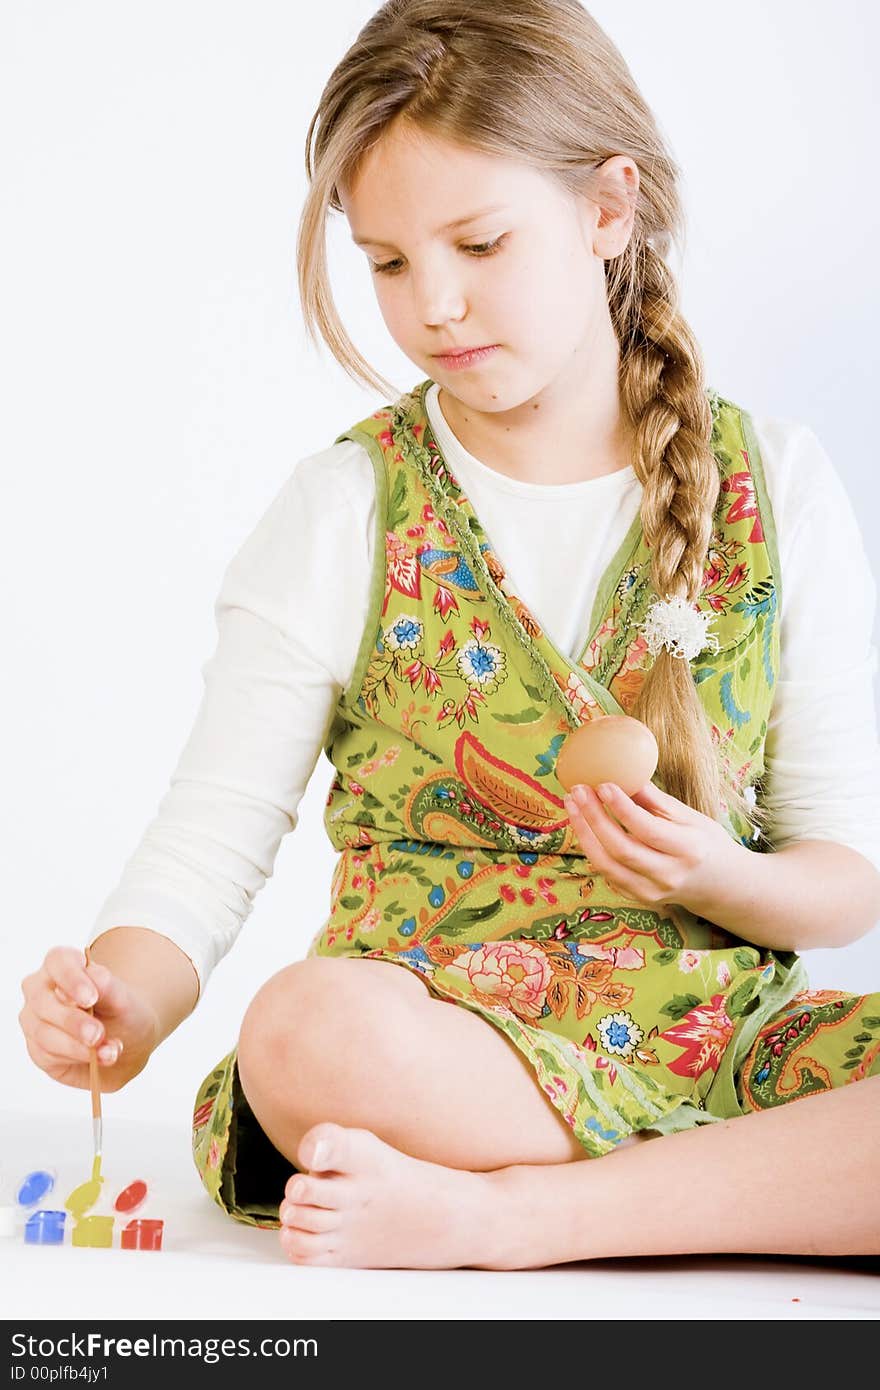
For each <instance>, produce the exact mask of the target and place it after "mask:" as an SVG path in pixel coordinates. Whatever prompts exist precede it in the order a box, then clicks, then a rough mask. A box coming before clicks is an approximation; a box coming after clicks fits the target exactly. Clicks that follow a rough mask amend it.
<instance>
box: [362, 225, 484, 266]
mask: <svg viewBox="0 0 880 1390" xmlns="http://www.w3.org/2000/svg"><path fill="white" fill-rule="evenodd" d="M506 238H507V233H506V232H504V233H503V235H502V236H498V237H496V238H495V240H494V241H481V242H477V243H476V244H474V245H472V246H462V247H461V248H460V249H461V250H462V251H466V252H467V253H468V255H471V256H477V257H480V258H482V257H484V256H494V254H495V252H496V251H498V250H500V249H501V245H502V243H503V242H504V241H505V240H506ZM400 264H401V262H400V260H399V259H396V260H393V261H385V262H384V263H383V264H381V265H380V264H378V263H377V262H376V261H370V270H371V271H372V272H373V274H374V275H397V274H399V270H400Z"/></svg>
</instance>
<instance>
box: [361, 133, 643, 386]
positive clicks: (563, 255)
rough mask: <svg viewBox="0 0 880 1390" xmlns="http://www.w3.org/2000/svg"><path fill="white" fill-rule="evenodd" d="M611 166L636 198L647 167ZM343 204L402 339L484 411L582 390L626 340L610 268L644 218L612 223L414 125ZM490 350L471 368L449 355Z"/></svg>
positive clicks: (369, 164) (376, 159) (532, 178)
mask: <svg viewBox="0 0 880 1390" xmlns="http://www.w3.org/2000/svg"><path fill="white" fill-rule="evenodd" d="M608 165H617V166H619V167H618V168H617V171H616V172H617V174H618V176H619V177H620V180H621V182H622V183H626V182H628V183H629V189H630V194H631V193H632V188H633V179H634V180H635V184H636V185H637V180H638V171H637V169H636V166H635V165H634V163H633V162H632V161H631V160H629V159H627V158H626V157H625V156H616V157H615V158H614V159H612V160H611V161H607V162H606V168H607V167H608ZM621 166H622V167H621ZM339 196H340V201H341V203H342V206H343V209H344V211H345V214H346V217H347V218H348V222H349V225H350V228H351V234H352V238H353V239H354V240H355V242H359V243H362V249H363V251H364V254H365V256H366V257H367V259H368V261H369V262H370V270H371V274H372V277H373V284H374V286H375V290H376V296H377V299H378V303H379V308H380V310H381V313H382V317H383V318H384V320H385V323H386V325H387V327H388V330H389V332H390V333H391V336H392V337H393V338H394V341H395V342H396V343H397V344H398V346H399V347H400V348H401V349H402V351H403V352H404V353H405V354H406V356H407V357H408V358H409V359H410V360H411V361H412V362H413V363H415V364H416V365H417V366H418V367H419V368H420V369H421V370H422V371H423V372H424V374H425V375H426V376H428V377H431V378H432V379H433V380H434V381H437V382H439V383H440V384H441V385H442V386H443V387H444V388H445V389H446V390H447V391H448V392H449V393H450V394H452V395H454V396H455V397H456V398H457V399H458V400H460V401H462V402H464V403H466V404H469V405H471V406H472V407H474V408H475V409H477V410H480V411H503V410H509V409H512V408H514V407H515V406H517V405H518V404H521V403H523V402H524V401H526V400H529V399H531V398H533V397H534V396H536V395H538V394H540V393H542V392H545V391H547V390H549V389H552V387H553V386H554V385H564V384H565V383H566V381H567V379H568V377H569V376H570V375H572V374H576V373H580V374H581V379H582V374H583V372H584V366H585V363H588V362H589V360H590V355H591V354H594V353H595V352H596V351H597V349H598V347H599V345H601V346H602V347H603V348H606V347H607V345H608V342H609V331H610V333H611V339H612V340H613V329H611V322H610V316H609V312H608V302H607V295H606V291H605V276H604V260H605V258H606V257H608V256H610V255H616V254H618V252H619V250H622V249H623V246H625V244H626V241H627V239H628V236H629V230H630V229H631V218H630V219H629V222H628V223H626V224H625V223H624V222H623V221H621V220H618V221H616V222H615V221H611V220H607V221H606V218H607V214H605V213H602V212H601V211H600V209H599V208H598V207H597V206H596V205H595V204H593V203H590V202H589V201H588V200H587V199H585V198H578V199H575V198H574V196H573V195H571V194H569V193H568V192H567V191H566V190H564V189H562V188H561V187H560V185H558V184H557V183H556V182H555V181H554V180H552V179H551V178H549V177H548V176H546V175H544V174H542V173H541V172H540V171H538V170H535V169H533V168H532V167H531V166H529V165H526V164H521V163H519V162H516V161H513V160H509V159H506V158H501V157H499V156H497V155H487V154H484V153H482V152H480V151H475V150H472V149H468V148H465V147H463V146H460V145H455V144H450V143H448V142H447V141H445V140H442V139H440V138H438V137H435V136H428V135H426V134H424V133H423V132H421V131H418V130H416V129H415V128H413V127H409V126H405V125H404V124H403V123H401V124H399V125H397V126H392V127H391V128H390V129H389V130H388V131H387V132H386V133H385V135H384V136H383V137H382V139H381V140H380V141H379V143H378V144H377V145H376V146H375V147H374V148H373V149H372V150H371V151H370V152H369V154H368V155H367V156H366V157H365V158H364V160H363V162H362V164H361V167H360V169H359V170H358V174H357V178H356V180H355V181H354V182H353V183H352V185H351V186H349V187H346V188H343V187H340V189H339ZM490 207H491V208H493V209H494V210H493V211H485V209H488V208H490ZM473 214H478V215H476V216H474V215H473ZM465 218H466V219H467V220H466V221H464V220H462V222H461V224H460V225H459V226H456V227H447V226H446V224H448V223H450V222H452V221H453V220H454V219H465ZM490 346H491V347H494V351H492V352H490V353H488V354H486V355H485V356H484V357H483V358H482V360H477V361H474V362H473V363H471V364H468V365H465V366H463V367H461V366H459V367H457V368H456V367H452V366H451V365H449V364H448V363H445V362H444V361H443V360H442V358H441V357H440V356H438V354H440V353H442V352H443V350H444V349H449V348H473V347H490ZM615 348H616V342H615Z"/></svg>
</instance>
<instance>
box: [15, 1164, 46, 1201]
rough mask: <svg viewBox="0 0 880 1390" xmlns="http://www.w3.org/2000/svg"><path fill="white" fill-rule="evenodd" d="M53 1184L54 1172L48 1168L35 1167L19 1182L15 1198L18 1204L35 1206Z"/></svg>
mask: <svg viewBox="0 0 880 1390" xmlns="http://www.w3.org/2000/svg"><path fill="white" fill-rule="evenodd" d="M54 1186H55V1174H54V1173H53V1172H52V1171H51V1169H49V1168H35V1169H34V1171H33V1172H32V1173H28V1175H27V1177H25V1178H23V1179H22V1181H21V1183H20V1184H19V1188H18V1192H17V1193H16V1197H15V1200H16V1201H17V1202H18V1204H19V1206H22V1207H35V1206H36V1205H37V1202H42V1200H43V1198H44V1197H46V1196H48V1194H49V1193H50V1192H51V1191H52V1188H53V1187H54Z"/></svg>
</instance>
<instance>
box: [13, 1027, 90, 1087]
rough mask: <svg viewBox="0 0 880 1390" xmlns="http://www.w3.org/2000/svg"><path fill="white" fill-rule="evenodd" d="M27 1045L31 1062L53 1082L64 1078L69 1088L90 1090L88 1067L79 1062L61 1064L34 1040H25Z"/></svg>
mask: <svg viewBox="0 0 880 1390" xmlns="http://www.w3.org/2000/svg"><path fill="white" fill-rule="evenodd" d="M25 1044H26V1046H27V1052H28V1056H29V1057H30V1059H31V1061H32V1062H33V1063H35V1065H36V1066H38V1067H39V1068H40V1071H44V1072H45V1073H46V1075H47V1076H50V1077H51V1078H52V1080H53V1081H57V1080H60V1079H61V1078H63V1079H64V1083H65V1085H67V1086H76V1087H78V1088H79V1090H81V1091H83V1090H88V1088H89V1086H90V1085H91V1076H90V1073H89V1068H88V1067H86V1066H82V1065H80V1063H78V1062H60V1061H59V1060H58V1059H57V1057H50V1056H49V1054H48V1053H47V1052H44V1051H43V1049H42V1048H41V1047H40V1045H39V1043H36V1042H34V1040H33V1038H25Z"/></svg>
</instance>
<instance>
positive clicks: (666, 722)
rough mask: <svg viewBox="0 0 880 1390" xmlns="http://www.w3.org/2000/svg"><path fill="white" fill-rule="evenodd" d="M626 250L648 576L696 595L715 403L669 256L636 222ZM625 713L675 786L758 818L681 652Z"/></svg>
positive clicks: (628, 336)
mask: <svg viewBox="0 0 880 1390" xmlns="http://www.w3.org/2000/svg"><path fill="white" fill-rule="evenodd" d="M627 251H628V252H629V253H630V254H631V255H633V256H637V257H639V258H640V260H641V264H640V266H639V275H638V276H636V277H633V279H634V282H635V284H637V285H640V286H641V298H640V299H636V298H635V297H634V296H629V304H628V305H626V306H624V304H623V303H622V302H621V297H620V296H619V294H618V293H616V288H617V287H616V285H615V278H616V277H615V276H614V274H613V272H612V275H611V277H610V284H609V305H610V309H611V314H612V318H613V319H614V322H615V327H616V330H617V333H618V338H619V341H620V343H621V360H620V376H619V382H620V393H621V403H622V406H623V409H624V411H625V413H626V416H627V419H628V421H629V425H630V428H631V430H632V432H633V438H634V450H633V468H634V470H635V473H636V476H637V477H638V479H639V481H640V483H641V484H642V488H643V496H642V508H641V519H642V527H643V530H644V535H645V540H646V542H647V545H648V546H649V548H650V551H651V579H652V583H653V586H654V590H655V592H656V593H657V595H658V596H659V597H660V598H666V597H667V596H668V597H676V596H680V597H682V598H685V599H687V600H688V602H690V603H694V602H695V601H696V599H697V597H698V596H699V594H700V591H701V589H702V585H703V578H704V572H705V564H706V558H707V554H708V549H709V542H710V540H711V537H712V529H713V518H714V513H715V507H716V504H717V501H718V496H719V492H720V487H721V475H720V472H719V468H718V463H717V460H716V459H715V456H714V454H713V452H712V449H711V447H710V442H709V441H710V439H711V435H712V411H711V407H710V405H709V400H708V397H707V395H706V392H705V387H704V381H703V362H702V356H701V353H700V349H699V347H698V345H697V341H696V339H695V337H694V335H693V333H692V332H691V329H690V328H689V326H688V324H687V322H686V320H685V319H684V318H683V317H682V315H681V314H680V313H679V310H678V287H677V283H676V281H675V279H674V277H673V275H672V274H671V272H670V270H669V268H668V267H667V265H666V262H665V261H664V260H663V259H662V257H661V256H659V255H658V254H657V252H656V251H655V250H654V249H653V247H651V246H650V245H649V244H648V243H647V242H646V241H645V240H644V239H643V238H641V237H640V234H639V232H638V230H637V231H636V232H635V234H634V236H633V238H632V239H631V241H630V245H629V247H628V248H627ZM632 283H633V280H629V284H632ZM627 310H628V313H627ZM624 315H626V317H625V318H624ZM631 713H632V714H633V716H634V717H635V718H637V719H641V720H642V721H643V723H645V724H647V725H648V727H649V728H650V729H651V731H652V732H653V734H654V736H655V738H656V739H657V744H658V748H659V750H660V761H659V765H658V772H659V774H660V776H661V777H662V779H663V783H664V785H665V787H666V789H667V790H668V791H669V792H670V794H671V795H672V796H676V797H678V798H679V800H681V801H685V802H687V803H688V804H689V805H690V806H693V807H694V808H695V809H696V810H698V811H702V812H703V814H704V815H707V816H711V817H712V818H713V819H717V818H718V816H719V812H721V811H723V809H724V807H725V804H726V805H727V807H728V808H729V809H730V810H731V811H736V812H738V813H739V814H740V815H742V816H744V817H745V819H746V820H747V821H760V819H761V813H760V811H759V810H757V808H755V807H753V806H751V805H750V804H749V803H748V802H747V801H746V799H745V798H744V797H743V795H742V793H741V792H740V791H739V790H738V789H737V788H736V787H735V786H734V785H732V783H731V782H730V780H729V778H727V777H725V775H724V769H723V766H722V762H721V759H720V756H719V754H720V748H719V746H717V745H716V744H715V742H714V741H713V738H712V733H711V728H710V725H709V723H708V721H707V719H706V715H705V712H704V710H703V707H702V705H701V703H700V700H699V697H698V695H697V688H696V684H695V682H694V678H693V674H692V672H691V669H690V665H689V663H688V662H687V661H686V660H684V659H682V658H680V657H676V656H673V655H672V654H671V653H670V652H669V651H667V650H666V648H665V647H664V648H661V650H660V652H659V653H658V654H657V656H656V658H655V660H654V664H653V666H652V667H651V669H650V671H649V672H648V674H647V675H646V677H645V680H644V683H643V685H642V688H641V690H640V692H639V695H638V697H637V699H636V701H635V703H634V705H633V708H632V710H631ZM756 812H757V813H756Z"/></svg>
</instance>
